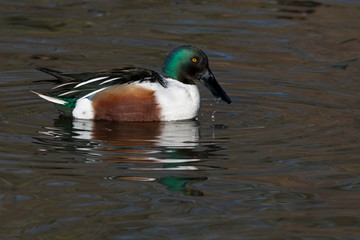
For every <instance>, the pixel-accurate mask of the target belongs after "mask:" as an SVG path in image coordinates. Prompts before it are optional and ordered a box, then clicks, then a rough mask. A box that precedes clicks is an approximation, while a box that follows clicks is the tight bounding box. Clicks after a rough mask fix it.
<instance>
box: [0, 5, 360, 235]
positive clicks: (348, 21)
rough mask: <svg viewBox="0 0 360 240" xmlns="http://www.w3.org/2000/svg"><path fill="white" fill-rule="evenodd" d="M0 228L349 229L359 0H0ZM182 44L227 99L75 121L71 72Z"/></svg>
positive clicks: (34, 231) (125, 231) (153, 59)
mask: <svg viewBox="0 0 360 240" xmlns="http://www.w3.org/2000/svg"><path fill="white" fill-rule="evenodd" d="M0 13H1V14H0V61H1V64H0V141H1V144H0V222H1V227H0V238H1V239H180V240H181V239H291V240H297V239H303V240H305V239H306V240H320V239H321V240H323V239H334V240H335V239H336V240H340V239H351V240H353V239H354V240H355V239H360V217H359V216H360V194H359V190H360V174H359V173H360V107H359V106H360V92H359V89H360V59H359V57H360V1H356V0H343V1H341V0H323V1H298V0H291V1H288V0H273V1H265V0H264V1H258V0H251V1H250V0H248V1H196V0H193V1H181V0H179V1H136V0H135V1H47V0H43V1H1V2H0ZM182 44H193V45H196V46H199V47H201V48H202V49H204V50H205V51H206V52H207V54H208V56H209V59H210V65H211V68H212V70H213V72H214V74H215V76H216V77H217V79H218V81H219V82H221V83H222V85H223V87H224V89H226V91H227V93H228V94H229V95H230V96H231V98H232V100H233V102H232V103H231V104H230V105H228V104H226V103H224V102H219V103H216V102H215V101H214V99H213V97H212V96H211V94H210V93H209V92H208V91H207V90H206V89H205V88H204V87H202V86H200V89H201V94H202V96H203V102H202V108H201V112H200V114H199V119H198V121H182V122H168V123H132V124H130V123H114V122H101V121H98V122H92V121H79V120H77V121H71V120H68V119H63V118H61V117H59V115H58V114H57V112H56V110H55V109H54V107H53V105H52V104H49V103H47V102H45V101H43V100H42V99H39V98H38V97H37V96H35V95H34V94H32V93H31V92H30V90H37V91H40V92H41V91H45V90H47V89H49V88H51V86H52V85H51V84H50V83H46V82H34V81H36V80H43V79H48V76H46V75H44V74H43V73H40V72H37V71H36V70H34V69H35V68H36V67H38V66H45V67H50V68H55V69H58V70H62V71H66V72H82V71H93V70H101V69H106V68H115V67H119V66H123V65H128V64H136V65H138V66H142V67H148V68H153V69H155V70H160V69H161V65H162V62H163V60H164V58H165V57H166V55H167V53H168V52H169V51H170V50H171V49H173V48H174V47H176V46H179V45H182Z"/></svg>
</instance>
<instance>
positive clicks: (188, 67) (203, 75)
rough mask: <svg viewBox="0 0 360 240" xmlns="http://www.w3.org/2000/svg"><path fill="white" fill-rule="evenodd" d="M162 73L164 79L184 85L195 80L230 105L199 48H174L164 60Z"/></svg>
mask: <svg viewBox="0 0 360 240" xmlns="http://www.w3.org/2000/svg"><path fill="white" fill-rule="evenodd" d="M162 71H163V75H164V76H165V77H169V78H173V79H176V80H178V81H180V82H182V83H185V84H195V80H199V81H200V82H201V83H202V84H204V85H205V86H206V87H207V88H208V89H209V90H210V91H211V93H212V94H213V95H214V96H215V97H216V98H221V99H222V100H224V101H225V102H227V103H231V99H230V97H229V96H228V95H227V94H226V93H225V91H224V90H223V89H222V88H221V86H220V85H219V83H218V82H217V81H216V79H215V77H214V74H213V73H212V72H211V70H210V68H209V61H208V58H207V56H206V54H205V53H204V52H203V51H202V50H200V49H199V48H196V47H194V46H190V45H185V46H180V47H177V48H175V49H174V50H172V51H171V52H170V53H169V55H168V56H167V58H166V59H165V62H164V65H163V68H162Z"/></svg>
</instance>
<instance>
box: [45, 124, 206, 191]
mask: <svg viewBox="0 0 360 240" xmlns="http://www.w3.org/2000/svg"><path fill="white" fill-rule="evenodd" d="M54 129H62V131H64V132H66V134H64V136H68V137H70V138H72V139H76V141H85V142H87V144H86V146H87V147H89V146H91V147H90V148H89V150H90V151H92V152H93V153H96V154H93V155H95V156H97V157H96V158H97V159H99V160H101V161H106V162H117V163H126V164H128V165H127V166H126V169H127V170H130V171H133V172H134V175H136V176H112V177H111V179H112V180H113V179H121V180H126V181H154V182H157V183H160V184H162V185H165V186H166V187H167V189H168V190H170V191H175V192H179V193H183V194H186V195H191V196H202V195H203V193H202V192H201V191H199V190H196V189H192V188H190V185H191V184H192V183H195V182H199V181H205V180H206V179H207V178H206V177H205V176H198V175H199V173H201V171H199V170H200V169H199V168H204V166H201V167H199V166H197V165H196V164H195V163H196V162H199V161H200V155H201V154H204V150H199V149H197V150H196V148H197V147H198V145H199V140H200V127H199V123H198V122H197V121H177V122H146V123H140V122H136V123H119V122H110V121H88V120H72V119H68V118H59V119H57V120H55V122H54V128H49V129H48V132H43V133H45V134H47V135H51V133H52V132H54ZM89 143H91V144H89ZM205 152H206V150H205ZM205 154H206V153H205ZM129 163H131V164H129ZM159 171H161V176H160V177H157V175H158V174H157V173H160V172H159ZM135 173H136V174H135ZM139 173H140V174H139ZM141 173H143V175H144V176H141ZM164 173H165V174H166V176H164ZM120 174H121V173H120ZM152 174H153V175H154V177H152V176H151V175H152ZM124 175H128V174H124ZM139 175H140V176H139ZM145 175H146V176H145ZM149 175H150V176H151V177H148V176H149ZM193 175H196V176H193Z"/></svg>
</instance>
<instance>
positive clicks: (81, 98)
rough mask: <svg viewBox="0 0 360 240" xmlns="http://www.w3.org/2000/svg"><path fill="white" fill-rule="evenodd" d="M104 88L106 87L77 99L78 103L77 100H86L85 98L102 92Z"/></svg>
mask: <svg viewBox="0 0 360 240" xmlns="http://www.w3.org/2000/svg"><path fill="white" fill-rule="evenodd" d="M105 88H107V87H104V88H101V89H98V90H96V91H92V92H91V93H88V94H86V95H85V96H83V97H81V98H79V99H78V101H79V100H81V99H84V98H87V97H89V96H91V95H94V94H96V93H98V92H100V91H102V90H104V89H105Z"/></svg>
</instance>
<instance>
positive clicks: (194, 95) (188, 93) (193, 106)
mask: <svg viewBox="0 0 360 240" xmlns="http://www.w3.org/2000/svg"><path fill="white" fill-rule="evenodd" d="M165 80H166V81H167V88H164V87H162V86H161V85H159V84H157V83H141V84H140V85H143V86H144V87H146V88H150V89H153V90H155V96H156V99H157V102H158V104H159V106H160V108H161V115H162V120H163V121H175V120H186V119H193V118H195V117H196V115H197V114H198V112H199V108H200V93H199V89H198V87H197V86H196V85H189V84H183V83H181V82H179V81H177V80H174V79H171V78H166V79H165Z"/></svg>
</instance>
